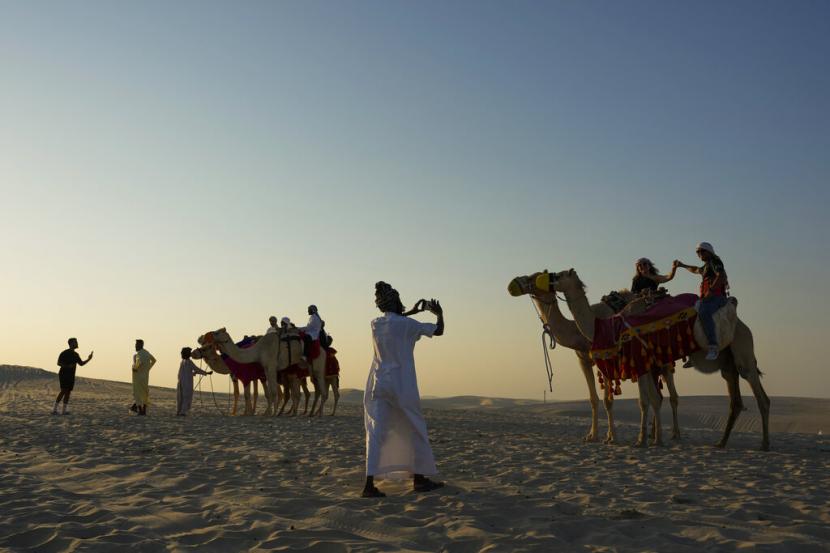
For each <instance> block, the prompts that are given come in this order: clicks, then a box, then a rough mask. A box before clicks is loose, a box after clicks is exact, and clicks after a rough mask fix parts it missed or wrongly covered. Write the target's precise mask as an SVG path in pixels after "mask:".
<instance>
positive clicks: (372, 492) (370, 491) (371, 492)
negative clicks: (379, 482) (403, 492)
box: [360, 486, 386, 497]
mask: <svg viewBox="0 0 830 553" xmlns="http://www.w3.org/2000/svg"><path fill="white" fill-rule="evenodd" d="M360 497H386V494H385V493H383V492H382V491H380V490H379V489H377V488H376V487H374V486H372V487H371V488H364V489H363V493H362V494H360Z"/></svg>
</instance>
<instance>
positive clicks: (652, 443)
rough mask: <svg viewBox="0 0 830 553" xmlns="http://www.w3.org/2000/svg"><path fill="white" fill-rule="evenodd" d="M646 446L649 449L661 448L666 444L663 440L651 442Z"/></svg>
mask: <svg viewBox="0 0 830 553" xmlns="http://www.w3.org/2000/svg"><path fill="white" fill-rule="evenodd" d="M648 445H649V446H651V447H663V446H665V445H666V444H664V443H663V440H652V441H651V443H650V444H648Z"/></svg>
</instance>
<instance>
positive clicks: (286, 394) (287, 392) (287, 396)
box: [277, 387, 291, 416]
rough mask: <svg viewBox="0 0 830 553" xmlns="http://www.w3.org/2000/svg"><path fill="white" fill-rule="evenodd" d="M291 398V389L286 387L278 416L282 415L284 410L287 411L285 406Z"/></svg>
mask: <svg viewBox="0 0 830 553" xmlns="http://www.w3.org/2000/svg"><path fill="white" fill-rule="evenodd" d="M290 398H291V390H289V389H288V387H286V388H285V391H284V393H283V394H282V404H281V405H280V410H279V412H278V413H277V416H280V415H282V413H283V411H285V406H286V405H288V400H289V399H290Z"/></svg>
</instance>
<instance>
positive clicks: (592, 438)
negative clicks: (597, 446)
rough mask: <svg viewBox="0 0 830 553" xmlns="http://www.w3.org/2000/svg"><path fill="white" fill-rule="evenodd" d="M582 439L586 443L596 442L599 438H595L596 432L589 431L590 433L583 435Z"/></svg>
mask: <svg viewBox="0 0 830 553" xmlns="http://www.w3.org/2000/svg"><path fill="white" fill-rule="evenodd" d="M582 441H583V442H585V443H588V442H597V441H599V440H598V439H597V436H596V434H594V433H591V434H588V435H587V436H585V437H584V438H582Z"/></svg>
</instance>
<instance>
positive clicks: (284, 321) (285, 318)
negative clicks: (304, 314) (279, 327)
mask: <svg viewBox="0 0 830 553" xmlns="http://www.w3.org/2000/svg"><path fill="white" fill-rule="evenodd" d="M280 323H282V324H284V325H286V326H287V325H290V324H291V319H289V318H288V317H283V318H282V319H280Z"/></svg>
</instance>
